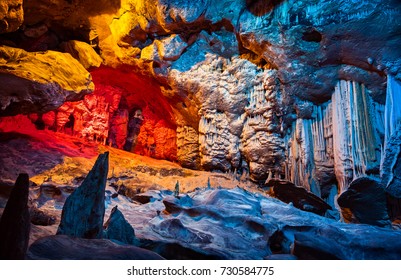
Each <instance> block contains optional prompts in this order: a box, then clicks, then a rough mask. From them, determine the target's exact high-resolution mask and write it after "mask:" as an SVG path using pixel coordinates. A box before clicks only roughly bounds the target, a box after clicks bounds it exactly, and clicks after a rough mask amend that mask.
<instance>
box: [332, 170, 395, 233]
mask: <svg viewBox="0 0 401 280" xmlns="http://www.w3.org/2000/svg"><path fill="white" fill-rule="evenodd" d="M337 202H338V205H339V206H340V207H341V208H348V209H349V210H350V211H351V216H347V215H344V214H343V216H344V218H345V219H346V221H347V222H356V223H362V224H369V225H375V226H381V227H391V223H390V219H389V216H388V213H387V212H388V211H387V206H386V203H387V201H386V193H385V189H384V186H383V185H381V184H380V182H379V181H378V180H375V179H373V178H369V177H361V178H358V179H355V180H354V181H352V182H351V184H350V186H349V188H348V189H347V190H346V191H345V192H343V193H342V194H341V195H340V196H339V197H338V200H337Z"/></svg>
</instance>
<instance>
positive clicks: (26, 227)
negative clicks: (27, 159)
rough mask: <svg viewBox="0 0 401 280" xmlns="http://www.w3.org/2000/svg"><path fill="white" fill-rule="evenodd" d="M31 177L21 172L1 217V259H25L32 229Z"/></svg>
mask: <svg viewBox="0 0 401 280" xmlns="http://www.w3.org/2000/svg"><path fill="white" fill-rule="evenodd" d="M28 196H29V177H28V174H24V173H23V174H20V175H19V176H18V178H17V180H16V182H15V185H14V188H13V190H12V191H11V194H10V197H9V199H8V201H7V205H6V207H5V209H4V212H3V215H2V216H1V219H0V259H2V260H20V259H25V255H26V251H27V249H28V241H29V231H30V229H31V222H30V215H29V209H28Z"/></svg>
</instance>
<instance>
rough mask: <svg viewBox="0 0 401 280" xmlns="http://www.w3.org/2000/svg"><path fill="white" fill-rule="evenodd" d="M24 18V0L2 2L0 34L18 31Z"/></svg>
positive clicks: (0, 8) (0, 6)
mask: <svg viewBox="0 0 401 280" xmlns="http://www.w3.org/2000/svg"><path fill="white" fill-rule="evenodd" d="M23 20H24V11H23V9H22V0H2V1H1V2H0V34H1V33H6V32H13V31H16V30H17V29H18V28H19V27H20V26H21V24H22V22H23Z"/></svg>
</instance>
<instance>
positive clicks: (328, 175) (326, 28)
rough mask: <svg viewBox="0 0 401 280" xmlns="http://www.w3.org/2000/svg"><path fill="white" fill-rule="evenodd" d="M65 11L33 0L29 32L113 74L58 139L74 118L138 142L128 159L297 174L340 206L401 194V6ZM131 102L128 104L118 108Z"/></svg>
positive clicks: (116, 140) (216, 4)
mask: <svg viewBox="0 0 401 280" xmlns="http://www.w3.org/2000/svg"><path fill="white" fill-rule="evenodd" d="M52 3H53V5H48V2H47V1H45V0H26V1H25V4H24V5H25V24H26V29H24V32H23V33H24V36H26V37H29V38H33V39H35V40H36V39H37V40H38V41H37V42H38V44H39V42H41V40H47V39H50V37H51V36H50V35H49V34H50V33H51V34H57V36H58V38H56V39H57V40H59V41H67V40H70V37H74V38H80V40H82V41H85V42H86V43H87V44H89V45H90V46H91V47H93V48H94V49H96V50H97V51H98V53H100V54H101V56H102V59H103V61H104V64H106V65H109V66H113V67H114V69H113V70H110V69H109V70H105V71H103V70H104V69H96V71H95V70H94V71H93V72H92V73H94V75H95V73H98V74H99V73H100V72H102V71H103V72H102V73H101V74H99V76H98V77H99V78H98V80H97V81H96V83H97V88H98V89H100V92H99V94H95V96H96V97H88V98H86V100H84V101H81V103H79V104H75V105H71V104H66V105H65V106H63V107H61V108H60V109H59V110H58V112H57V116H56V117H55V119H56V122H57V124H58V127H59V130H61V131H63V130H67V132H70V131H71V127H70V126H71V123H72V122H73V120H74V122H75V123H74V125H73V126H72V132H71V134H75V135H78V136H83V137H85V138H88V139H91V140H94V139H96V140H97V141H98V142H101V143H107V142H108V143H111V145H113V146H115V147H119V148H121V147H124V146H125V144H126V143H125V142H126V141H124V140H126V139H127V138H130V141H131V140H132V141H131V142H135V144H136V145H135V147H134V148H133V146H134V145H130V148H129V149H128V150H130V151H134V152H136V153H139V154H142V155H147V156H152V157H156V158H164V159H169V160H174V161H175V160H177V161H178V162H179V163H181V164H182V165H183V166H185V167H190V168H197V169H205V170H213V171H220V172H233V173H235V174H236V175H238V176H244V177H247V176H248V175H249V177H250V178H252V179H253V180H254V181H256V182H257V183H260V184H261V183H263V182H264V181H265V180H266V179H267V178H273V177H274V178H284V179H285V180H288V181H291V182H292V183H294V184H295V185H297V186H302V187H304V188H305V189H306V190H308V191H310V192H312V193H313V194H315V195H316V196H319V197H321V198H322V199H323V200H325V201H326V202H327V203H328V204H330V205H331V206H332V207H334V206H336V201H335V198H336V195H337V194H339V193H342V192H345V191H346V190H347V188H348V187H349V185H350V183H351V182H352V181H353V180H354V179H355V178H358V177H361V176H366V175H370V176H373V177H375V178H379V177H380V176H381V177H382V180H383V182H384V184H385V185H386V186H387V190H388V191H389V192H390V193H391V194H392V195H394V196H398V197H399V196H400V194H399V190H398V189H400V188H399V178H398V177H397V176H398V175H397V173H398V169H399V167H398V163H397V161H398V160H397V159H398V157H399V156H398V155H399V151H398V150H399V149H398V148H399V147H398V146H399V143H398V142H397V141H398V140H397V139H396V138H397V136H396V135H395V133H394V132H395V131H397V125H396V124H397V122H399V119H400V115H401V113H400V110H399V108H400V107H399V106H398V103H397V102H396V100H398V99H399V97H400V95H399V94H400V92H401V90H400V86H399V80H400V78H401V76H400V75H401V74H400V73H401V52H400V48H399V40H400V39H399V37H400V36H399V34H400V25H399V23H398V19H399V18H400V15H401V4H400V3H399V1H394V0H382V1H380V0H371V1H346V0H340V1H334V0H320V1H306V0H299V1H294V0H287V1H232V0H223V1H196V3H195V2H194V3H192V2H191V3H189V2H188V1H178V0H177V1H176V0H171V1H170V0H169V1H167V0H163V1H162V0H154V1H145V0H135V1H133V0H121V1H120V0H116V1H106V0H102V1H97V2H96V3H94V2H92V1H80V0H71V1H62V0H54V1H52ZM44 26H46V28H47V29H48V30H47V32H45V33H44V34H43V35H45V36H44V37H42V36H40V37H37V35H38V34H41V32H44V30H45V29H46V28H44ZM13 36H15V37H13ZM13 36H11V37H4V40H6V41H9V43H10V44H16V45H18V44H19V42H18V40H17V39H15V38H20V37H19V35H18V34H13ZM35 37H37V38H35ZM57 40H55V42H57ZM46 46H53V48H56V49H57V48H58V47H59V44H58V43H57V44H46ZM87 46H88V45H86V47H87ZM97 70H99V72H97ZM134 71H137V72H140V73H141V75H138V76H137V77H135V75H131V74H130V73H132V72H134ZM127 73H129V74H127ZM142 74H143V75H142ZM148 76H151V77H152V78H151V79H148ZM386 76H387V89H386ZM138 77H140V78H138ZM145 77H147V78H145ZM110 86H111V87H110ZM106 91H107V92H108V93H110V92H111V93H112V94H108V93H107V94H104V92H106ZM114 93H117V94H114ZM120 93H121V100H123V98H122V97H125V98H126V99H127V100H126V101H127V102H126V103H127V104H128V105H126V106H124V102H120V103H119V102H117V100H107V99H108V98H107V97H108V96H120ZM49 99H51V100H56V99H55V98H53V97H52V96H50V97H49ZM114 101H115V102H114ZM52 102H53V101H52ZM85 102H86V103H85ZM58 104H59V105H61V103H58ZM82 104H84V106H82ZM116 104H117V105H118V106H115V105H116ZM22 108H23V107H22ZM110 108H113V109H110ZM28 109H29V110H31V109H32V112H34V111H38V108H37V107H35V106H33V107H29V108H28ZM28 109H26V108H23V109H21V110H23V111H26V110H28ZM137 109H141V111H142V115H143V117H144V118H143V122H142V123H141V127H140V132H139V134H136V133H133V134H136V135H130V133H131V134H132V131H131V132H130V131H129V123H130V120H129V119H130V117H132V115H133V112H131V110H133V111H134V113H135V111H136V110H137ZM46 110H47V107H46ZM92 111H93V114H91V113H92ZM71 116H72V117H71ZM45 119H46V122H49V123H50V122H51V121H52V120H53V118H52V117H51V116H46V117H45ZM40 120H41V117H40V116H39V115H38V118H37V119H36V122H35V123H36V124H38V122H39V123H40ZM42 120H43V116H42ZM43 122H45V121H44V120H43ZM67 124H68V125H67ZM45 126H46V124H45ZM47 126H49V127H50V126H51V124H50V125H47ZM131 136H132V137H131ZM391 142H393V143H391ZM131 144H132V143H131ZM382 147H383V148H382ZM394 148H395V149H394Z"/></svg>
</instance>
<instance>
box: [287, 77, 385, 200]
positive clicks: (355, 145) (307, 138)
mask: <svg viewBox="0 0 401 280" xmlns="http://www.w3.org/2000/svg"><path fill="white" fill-rule="evenodd" d="M312 115H313V117H312V118H310V119H298V120H297V122H296V123H294V125H293V129H292V133H291V134H290V135H289V137H288V139H287V141H288V147H289V149H288V154H287V162H286V177H287V178H288V179H289V180H291V181H292V182H294V183H295V184H296V185H300V186H303V187H305V188H306V189H308V190H310V191H312V192H313V193H315V194H317V195H320V192H321V187H322V185H324V184H328V183H329V182H330V178H335V179H336V181H337V184H338V188H339V191H340V192H342V191H344V190H345V189H347V187H348V185H349V183H350V182H351V181H352V180H353V179H355V178H358V177H361V176H363V175H365V174H367V173H375V172H376V173H378V172H377V171H376V170H378V169H379V168H378V167H379V163H380V146H381V141H380V133H381V130H380V127H381V123H382V122H383V106H382V105H379V104H377V103H375V102H374V101H373V100H372V99H371V97H370V96H369V94H368V91H367V90H366V88H365V86H364V85H363V84H359V83H357V82H354V81H343V80H342V81H339V82H338V83H337V85H336V87H335V91H334V93H333V95H332V98H331V100H330V101H329V102H327V103H324V104H322V105H320V106H314V108H313V114H312ZM377 175H378V174H377ZM325 180H326V181H325Z"/></svg>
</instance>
